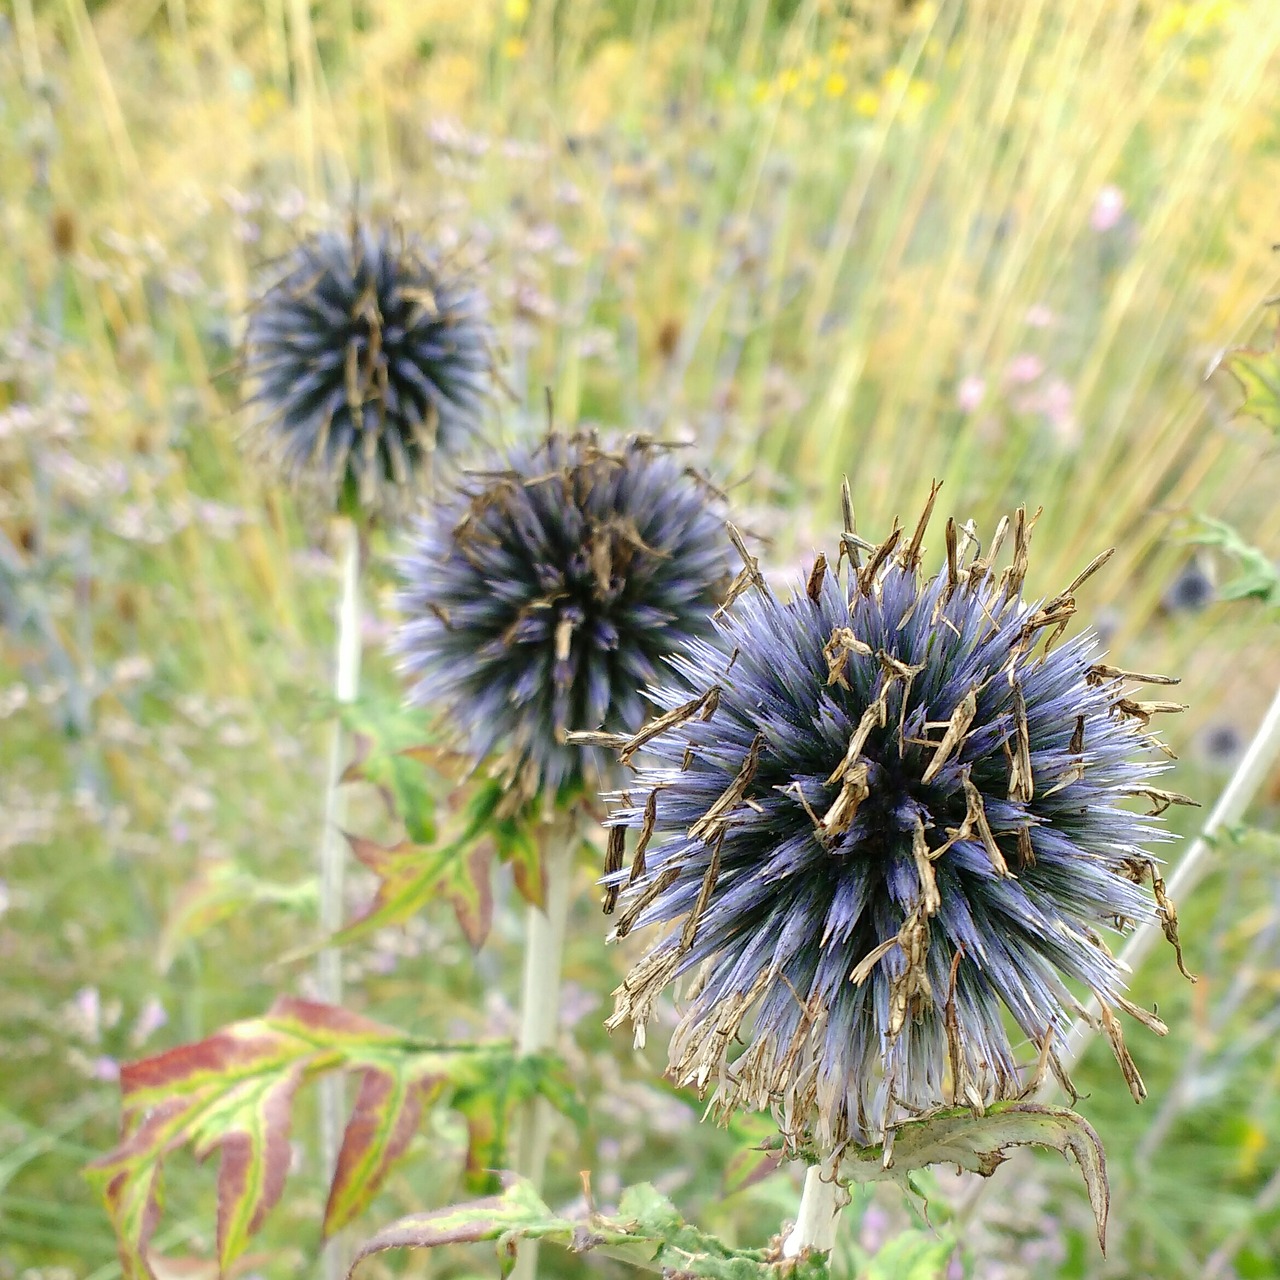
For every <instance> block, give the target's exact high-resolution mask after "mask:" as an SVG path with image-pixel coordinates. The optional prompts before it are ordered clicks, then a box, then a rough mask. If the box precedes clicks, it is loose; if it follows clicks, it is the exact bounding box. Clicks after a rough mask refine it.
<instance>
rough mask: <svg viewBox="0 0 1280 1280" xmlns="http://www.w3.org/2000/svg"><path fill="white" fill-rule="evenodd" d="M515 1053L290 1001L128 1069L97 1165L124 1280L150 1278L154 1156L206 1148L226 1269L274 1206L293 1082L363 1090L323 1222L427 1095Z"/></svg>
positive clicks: (468, 1082) (352, 1209)
mask: <svg viewBox="0 0 1280 1280" xmlns="http://www.w3.org/2000/svg"><path fill="white" fill-rule="evenodd" d="M491 1057H492V1058H494V1059H497V1060H498V1061H500V1062H506V1061H509V1060H510V1059H511V1057H512V1051H511V1049H510V1048H509V1047H506V1046H503V1047H502V1048H500V1049H497V1050H487V1049H485V1050H476V1049H474V1048H472V1047H470V1046H447V1045H446V1046H436V1045H427V1044H424V1043H423V1042H421V1041H415V1040H412V1039H410V1038H409V1037H406V1036H404V1035H403V1034H402V1033H401V1032H399V1031H397V1030H395V1029H394V1028H392V1027H386V1026H383V1025H382V1024H380V1023H377V1022H374V1021H372V1020H370V1019H368V1018H363V1017H361V1016H359V1015H358V1014H354V1013H350V1012H349V1011H347V1010H345V1009H340V1008H338V1007H336V1006H333V1005H325V1004H318V1003H315V1002H313V1001H308V1000H297V999H293V998H289V997H285V998H282V999H280V1000H277V1001H276V1003H275V1004H274V1005H272V1007H271V1009H270V1010H268V1012H267V1013H266V1014H265V1015H264V1016H263V1017H260V1018H251V1019H247V1020H246V1021H243V1022H237V1023H232V1024H231V1025H230V1026H227V1027H224V1028H222V1029H221V1030H220V1031H218V1032H215V1033H214V1034H213V1035H212V1036H209V1037H207V1038H206V1039H204V1040H201V1041H198V1042H197V1043H195V1044H188V1045H181V1046H179V1047H178V1048H175V1049H170V1050H168V1051H166V1052H164V1053H161V1054H157V1055H155V1056H153V1057H150V1058H144V1059H142V1060H140V1061H138V1062H133V1063H129V1064H127V1065H126V1066H125V1067H124V1068H122V1070H121V1076H120V1085H121V1091H122V1093H123V1095H124V1107H123V1115H122V1119H121V1141H120V1143H119V1145H118V1146H117V1147H116V1149H115V1150H114V1151H112V1152H110V1153H109V1154H108V1155H106V1156H104V1157H103V1158H102V1159H100V1160H98V1161H95V1162H94V1164H93V1165H91V1166H90V1168H89V1171H88V1172H89V1176H90V1178H91V1179H92V1180H93V1181H94V1182H95V1183H97V1184H98V1185H99V1187H100V1189H101V1192H102V1195H103V1198H104V1200H105V1202H106V1205H107V1210H108V1213H109V1214H110V1216H111V1220H112V1223H113V1225H114V1227H115V1229H116V1234H117V1238H118V1240H119V1242H120V1259H121V1266H122V1268H123V1270H124V1273H125V1275H126V1277H128V1280H142V1278H145V1277H150V1276H152V1274H153V1273H152V1270H151V1268H150V1265H149V1263H148V1261H147V1249H148V1245H149V1242H150V1239H151V1235H152V1233H153V1231H154V1228H155V1224H156V1219H157V1217H158V1215H159V1206H160V1179H161V1173H162V1169H163V1164H164V1161H165V1159H166V1158H167V1157H168V1156H169V1154H170V1153H171V1152H173V1151H174V1150H176V1149H177V1148H178V1147H181V1146H190V1147H191V1148H192V1150H193V1151H194V1153H195V1155H196V1156H197V1157H198V1158H201V1159H204V1158H207V1157H208V1156H210V1155H212V1154H213V1153H214V1152H217V1153H218V1155H219V1169H218V1260H219V1265H220V1266H221V1267H222V1268H223V1269H224V1270H225V1269H226V1267H227V1266H228V1265H229V1264H230V1263H231V1262H232V1260H233V1259H234V1258H235V1257H236V1256H237V1255H238V1254H239V1253H240V1252H242V1250H243V1249H244V1247H245V1244H246V1243H247V1241H248V1239H249V1237H250V1236H251V1235H252V1234H253V1233H254V1232H255V1231H257V1230H258V1228H259V1227H260V1226H261V1225H262V1221H263V1219H264V1217H265V1216H266V1214H267V1213H268V1212H269V1211H270V1209H271V1207H272V1206H273V1205H274V1204H275V1203H276V1202H277V1201H278V1200H279V1198H280V1195H281V1192H282V1190H283V1186H284V1179H285V1175H286V1173H287V1171H288V1166H289V1159H290V1152H289V1141H288V1138H289V1121H290V1115H291V1110H292V1104H293V1100H294V1096H295V1094H296V1092H297V1090H298V1088H299V1086H300V1085H301V1084H303V1083H304V1082H305V1081H306V1080H308V1079H310V1078H312V1077H314V1076H316V1075H319V1074H321V1073H323V1072H325V1071H332V1070H340V1069H345V1070H355V1071H359V1072H360V1073H361V1086H360V1092H359V1097H358V1099H357V1103H356V1109H355V1113H354V1114H353V1116H352V1119H351V1122H350V1123H349V1124H348V1126H347V1131H346V1133H345V1135H344V1138H343V1145H342V1150H341V1152H340V1154H339V1161H338V1169H337V1172H336V1174H335V1179H334V1184H333V1186H332V1188H331V1190H330V1196H329V1205H328V1207H327V1209H326V1214H325V1228H326V1230H330V1231H331V1230H334V1229H336V1228H337V1227H339V1226H341V1225H343V1224H344V1223H346V1222H348V1221H349V1220H350V1219H351V1217H352V1216H354V1214H356V1213H358V1212H359V1211H360V1209H361V1208H362V1207H363V1206H364V1205H365V1204H367V1203H368V1201H369V1199H370V1198H371V1197H372V1196H373V1195H374V1194H375V1193H376V1192H377V1191H378V1189H379V1188H380V1187H381V1185H382V1183H383V1181H384V1180H385V1178H386V1176H387V1173H388V1171H389V1170H390V1168H391V1166H392V1164H393V1163H394V1162H395V1160H396V1159H397V1158H398V1157H399V1156H400V1155H402V1154H403V1152H404V1150H405V1148H406V1147H407V1145H408V1142H409V1140H410V1138H411V1137H412V1134H413V1130H414V1128H415V1126H416V1125H417V1122H418V1119H419V1117H420V1115H421V1110H422V1107H423V1105H424V1103H425V1102H426V1101H427V1100H428V1099H432V1098H435V1097H437V1096H439V1094H440V1093H441V1092H443V1091H444V1090H445V1089H447V1088H473V1087H474V1086H475V1084H476V1082H477V1081H478V1080H483V1079H484V1078H485V1073H486V1071H489V1070H492V1069H494V1068H493V1067H492V1065H491V1064H490V1063H489V1061H488V1060H489V1058H491Z"/></svg>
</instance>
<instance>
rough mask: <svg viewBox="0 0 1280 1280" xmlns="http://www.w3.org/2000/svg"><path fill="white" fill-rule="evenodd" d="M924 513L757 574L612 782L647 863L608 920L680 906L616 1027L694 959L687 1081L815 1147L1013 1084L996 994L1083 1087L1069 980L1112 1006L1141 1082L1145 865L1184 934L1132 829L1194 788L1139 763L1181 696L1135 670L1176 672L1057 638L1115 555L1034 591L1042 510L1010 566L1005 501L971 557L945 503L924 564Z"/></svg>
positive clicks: (1051, 1061) (624, 927) (1122, 1053)
mask: <svg viewBox="0 0 1280 1280" xmlns="http://www.w3.org/2000/svg"><path fill="white" fill-rule="evenodd" d="M935 492H936V491H935ZM932 505H933V498H932V497H931V498H930V503H929V507H930V509H931V508H932ZM928 515H929V512H928V511H926V513H925V516H924V517H923V518H922V519H921V521H920V523H919V525H918V527H917V529H916V531H915V535H914V537H912V538H911V539H910V541H909V542H908V541H907V540H906V539H905V538H904V537H903V536H902V533H903V531H902V530H900V529H898V528H897V526H896V524H895V528H894V531H893V533H892V534H891V536H890V537H889V538H888V539H887V540H886V541H885V542H884V543H883V544H881V545H880V546H878V547H870V546H869V544H866V543H861V542H859V540H858V539H857V538H856V537H854V536H852V535H846V537H845V539H844V541H843V542H842V548H843V550H842V556H841V560H843V554H844V550H848V549H851V548H857V547H858V546H861V547H862V548H863V550H864V551H866V552H867V554H868V555H869V556H870V558H869V560H868V561H867V562H866V563H865V564H860V563H859V561H858V559H857V556H858V552H857V550H853V555H852V559H851V567H850V568H849V571H848V579H847V582H845V583H842V582H841V580H840V579H839V577H838V572H837V573H833V572H830V571H829V570H828V569H827V565H826V561H825V559H823V558H822V557H819V559H818V561H817V563H816V564H815V565H814V568H813V571H812V573H811V574H810V575H809V578H808V581H807V583H806V584H805V585H804V586H803V588H802V589H800V590H798V591H797V592H796V594H795V596H794V598H793V599H791V600H788V601H786V602H782V601H779V600H778V599H776V598H774V597H773V596H772V595H770V594H768V593H767V591H766V590H763V589H761V590H758V591H756V592H753V593H752V594H751V595H749V596H746V597H744V598H743V599H741V600H740V601H739V602H737V603H736V604H735V605H734V606H733V607H732V608H731V609H730V610H729V611H728V612H727V615H726V616H725V617H724V619H723V620H722V621H719V622H718V623H717V625H716V632H715V634H714V635H713V636H711V637H710V638H708V639H705V640H698V641H695V642H694V643H692V644H688V645H686V646H685V647H684V649H683V650H682V651H681V653H680V654H679V655H678V656H676V657H675V658H673V660H672V666H673V667H674V668H675V670H676V672H677V679H676V680H674V681H670V682H668V683H666V684H664V685H662V686H660V687H659V688H658V689H657V690H655V691H654V694H653V696H654V699H655V701H656V703H657V705H658V707H659V709H660V710H661V711H662V712H663V713H665V714H664V723H663V726H662V728H661V731H660V732H657V733H656V734H648V737H647V741H646V749H647V750H648V751H650V752H651V753H652V757H653V759H654V761H655V762H654V763H651V764H650V765H649V766H648V767H645V768H641V769H640V770H639V772H638V774H637V775H636V776H635V778H634V779H631V780H629V781H628V783H627V786H626V790H625V791H619V792H616V793H615V794H614V795H613V796H611V797H610V799H611V800H612V801H613V802H614V803H615V804H616V806H617V807H616V809H615V811H614V812H613V814H612V815H611V818H610V825H611V826H613V827H615V828H621V829H626V828H630V829H633V830H637V831H639V833H640V834H639V844H638V847H637V848H636V851H635V862H634V864H633V866H632V869H631V871H630V873H629V874H628V873H627V872H623V871H618V872H616V873H614V874H613V875H611V876H610V877H608V878H607V882H608V883H610V884H611V885H613V886H615V887H623V886H625V887H623V896H622V899H621V904H620V905H621V913H620V915H619V917H618V921H617V924H616V926H615V930H614V933H615V936H617V937H623V936H625V935H626V934H628V933H629V932H631V930H632V929H634V928H644V927H646V926H655V925H667V926H670V927H669V928H668V929H667V930H666V932H665V934H664V936H663V937H662V938H661V939H660V940H658V941H657V942H656V943H654V945H653V946H652V947H651V949H650V950H649V951H648V953H647V954H646V955H645V956H644V957H643V958H642V959H641V960H640V961H639V962H638V963H637V964H636V966H635V967H634V968H633V970H632V971H631V973H630V974H629V975H628V976H627V978H626V980H625V981H624V983H623V985H622V986H621V987H620V988H619V989H618V991H617V993H616V998H617V1008H616V1012H615V1014H614V1017H613V1018H612V1019H611V1021H610V1026H618V1025H621V1024H622V1023H624V1022H626V1021H631V1022H632V1023H633V1024H634V1025H635V1028H636V1034H637V1038H638V1039H640V1040H642V1039H643V1035H644V1025H645V1023H646V1022H647V1021H648V1020H649V1018H650V1017H651V1016H652V1015H653V1012H654V1006H655V1002H656V1001H657V999H658V996H659V995H660V993H661V992H662V991H663V990H664V989H665V988H666V987H667V985H668V984H669V983H671V982H672V981H674V980H675V979H677V978H678V977H679V976H680V975H682V974H688V975H691V977H692V988H691V989H687V990H686V991H685V993H684V996H683V1000H682V1004H681V1019H680V1023H679V1026H678V1027H677V1029H676V1032H675V1034H674V1037H673V1039H672V1043H671V1049H670V1059H671V1070H672V1074H673V1076H674V1077H675V1079H676V1080H677V1082H679V1083H681V1084H693V1085H696V1086H697V1087H698V1088H699V1089H700V1090H705V1089H706V1088H708V1087H710V1086H715V1088H716V1090H717V1103H718V1106H719V1108H720V1110H721V1112H722V1113H727V1112H728V1111H730V1110H731V1109H733V1108H734V1107H737V1106H745V1107H752V1108H763V1107H766V1106H772V1107H774V1108H775V1109H776V1111H777V1113H778V1115H779V1118H780V1120H781V1122H782V1125H783V1131H784V1133H786V1134H787V1135H788V1136H789V1137H791V1138H796V1139H799V1138H800V1137H801V1136H804V1135H808V1136H810V1137H812V1139H813V1140H815V1141H816V1142H817V1143H818V1145H819V1146H820V1147H824V1148H826V1149H831V1148H832V1147H834V1146H836V1145H838V1144H840V1143H842V1142H844V1141H846V1140H852V1141H853V1142H856V1143H859V1144H868V1143H871V1142H876V1141H880V1140H882V1136H883V1133H884V1130H885V1126H886V1125H888V1124H891V1123H893V1122H894V1121H895V1120H896V1119H900V1118H903V1117H905V1116H907V1115H912V1114H917V1113H919V1112H920V1111H923V1110H927V1109H929V1108H933V1107H936V1106H940V1105H954V1104H961V1105H963V1104H966V1103H967V1104H970V1105H974V1106H981V1105H983V1104H985V1103H988V1102H990V1101H992V1100H995V1099H1006V1098H1016V1097H1018V1096H1020V1095H1021V1094H1022V1093H1023V1091H1024V1090H1025V1089H1026V1088H1027V1087H1028V1080H1027V1078H1026V1073H1025V1072H1024V1066H1025V1065H1028V1064H1024V1063H1021V1062H1020V1061H1019V1060H1018V1058H1017V1057H1016V1055H1015V1051H1014V1045H1013V1040H1012V1039H1011V1035H1010V1027H1009V1024H1008V1021H1007V1019H1006V1012H1007V1015H1008V1016H1009V1017H1010V1018H1011V1020H1012V1023H1013V1024H1016V1026H1017V1028H1018V1035H1016V1036H1015V1037H1013V1039H1017V1040H1021V1039H1023V1038H1024V1037H1025V1039H1026V1040H1027V1041H1029V1042H1030V1046H1031V1050H1032V1053H1033V1055H1036V1056H1037V1057H1038V1059H1039V1066H1040V1069H1050V1070H1054V1071H1055V1072H1056V1073H1058V1074H1059V1075H1060V1078H1064V1079H1065V1073H1064V1072H1063V1071H1062V1068H1061V1066H1060V1064H1059V1063H1058V1060H1057V1052H1056V1046H1057V1045H1059V1044H1061V1037H1062V1036H1063V1035H1064V1033H1065V1032H1066V1030H1067V1028H1068V1025H1069V1023H1070V1018H1071V1014H1072V1013H1073V1012H1077V1011H1078V1010H1079V1004H1078V1002H1077V1000H1076V998H1075V996H1073V995H1072V993H1071V990H1070V988H1069V985H1068V984H1069V983H1078V984H1080V985H1081V986H1082V987H1083V988H1084V989H1085V990H1086V991H1090V992H1093V993H1094V994H1095V995H1097V997H1098V998H1099V1000H1100V1002H1101V1004H1102V1007H1103V1012H1102V1015H1101V1021H1102V1024H1103V1028H1104V1030H1105V1031H1106V1033H1107V1035H1108V1037H1109V1039H1110V1040H1111V1044H1112V1047H1113V1049H1114V1051H1115V1053H1116V1056H1117V1058H1118V1059H1119V1060H1120V1062H1121V1065H1122V1067H1123V1069H1124V1072H1125V1075H1126V1078H1127V1079H1128V1081H1129V1083H1130V1087H1131V1089H1132V1090H1133V1092H1134V1094H1135V1097H1137V1096H1140V1095H1141V1094H1142V1092H1143V1086H1142V1082H1141V1078H1140V1077H1139V1075H1138V1072H1137V1069H1136V1067H1135V1066H1134V1064H1133V1062H1132V1059H1131V1058H1130V1057H1129V1054H1128V1052H1127V1050H1126V1049H1125V1046H1124V1041H1123V1038H1122V1035H1121V1031H1120V1027H1119V1023H1118V1021H1117V1019H1116V1018H1115V1016H1114V1014H1113V1013H1112V1009H1113V1008H1114V1007H1119V1008H1122V1009H1124V1010H1126V1011H1127V1012H1129V1013H1130V1014H1132V1015H1134V1016H1135V1017H1138V1018H1139V1019H1140V1020H1141V1021H1143V1022H1144V1023H1145V1024H1146V1025H1147V1026H1149V1027H1152V1028H1153V1029H1155V1030H1157V1031H1163V1027H1162V1026H1161V1024H1160V1023H1159V1021H1158V1020H1157V1019H1155V1018H1154V1017H1153V1016H1152V1015H1150V1014H1147V1013H1145V1012H1144V1011H1142V1010H1140V1009H1138V1008H1137V1007H1136V1006H1134V1005H1133V1004H1131V1003H1130V1002H1129V1001H1128V1000H1127V999H1126V998H1125V996H1124V994H1123V992H1124V985H1125V977H1124V973H1123V971H1122V970H1121V968H1120V966H1119V965H1118V964H1117V963H1116V961H1115V960H1114V959H1113V958H1112V955H1111V952H1110V951H1109V950H1108V949H1107V947H1106V946H1105V944H1104V943H1103V942H1102V940H1101V938H1100V936H1099V934H1098V933H1097V932H1096V930H1097V929H1098V928H1099V927H1105V928H1121V929H1123V928H1126V927H1128V926H1130V925H1131V924H1132V922H1134V921H1135V920H1137V919H1140V918H1143V917H1148V916H1150V915H1151V914H1152V912H1153V910H1155V909H1156V905H1155V904H1153V901H1152V894H1151V892H1150V891H1147V890H1145V889H1144V884H1146V883H1148V882H1149V883H1150V884H1151V886H1152V889H1154V892H1155V899H1156V903H1157V904H1159V908H1160V909H1161V910H1162V911H1163V912H1164V915H1163V921H1164V923H1165V924H1166V931H1167V932H1168V933H1169V936H1170V939H1171V941H1176V936H1177V935H1176V916H1175V915H1174V914H1173V912H1172V908H1171V906H1169V904H1168V903H1167V899H1165V898H1164V895H1163V884H1162V883H1161V882H1160V881H1159V879H1158V877H1157V875H1156V871H1155V864H1154V862H1153V860H1152V858H1151V856H1150V854H1148V853H1147V852H1146V851H1145V849H1144V848H1143V845H1144V844H1145V843H1146V842H1149V841H1151V840H1154V839H1159V838H1162V837H1163V833H1162V832H1161V830H1160V829H1159V828H1158V827H1157V826H1155V825H1153V824H1152V823H1151V822H1149V821H1146V820H1144V819H1142V818H1141V817H1138V816H1137V815H1135V814H1134V813H1132V812H1129V811H1127V810H1125V809H1123V808H1121V807H1120V805H1121V802H1122V801H1123V800H1124V799H1125V798H1126V797H1132V796H1142V797H1146V798H1147V799H1148V800H1150V801H1152V802H1153V805H1154V812H1155V813H1159V812H1162V811H1163V810H1164V809H1165V808H1167V807H1168V805H1169V804H1172V803H1182V802H1185V797H1182V796H1178V795H1176V794H1175V793H1172V792H1166V791H1161V790H1159V789H1157V788H1156V787H1154V786H1153V783H1152V779H1153V778H1154V776H1155V775H1156V774H1158V773H1159V772H1160V771H1161V770H1162V769H1164V768H1165V767H1166V766H1165V764H1164V763H1163V762H1161V761H1159V760H1144V759H1142V758H1140V757H1141V756H1142V754H1143V753H1144V751H1145V750H1146V749H1147V748H1149V747H1151V746H1154V745H1157V744H1156V743H1155V739H1154V738H1152V737H1150V736H1149V735H1148V733H1147V726H1148V722H1149V720H1150V717H1151V715H1152V714H1154V713H1155V712H1157V711H1162V710H1177V709H1180V708H1178V707H1177V706H1176V704H1171V703H1162V702H1147V701H1139V700H1136V699H1135V698H1134V697H1133V696H1131V695H1130V694H1129V693H1128V692H1127V688H1126V681H1127V680H1129V679H1134V680H1151V681H1155V682H1157V683H1173V682H1172V681H1168V680H1166V679H1165V678H1162V677H1145V676H1144V677H1138V676H1132V675H1130V674H1129V673H1125V672H1121V671H1119V670H1118V669H1116V668H1113V667H1110V666H1107V665H1104V664H1101V663H1099V662H1098V661H1097V659H1096V657H1095V656H1094V649H1095V641H1094V639H1093V638H1092V637H1091V636H1090V635H1089V634H1087V633H1086V634H1085V635H1083V636H1080V637H1078V638H1076V639H1073V640H1069V641H1067V642H1065V643H1062V644H1060V645H1056V647H1055V641H1057V640H1058V639H1059V637H1060V636H1061V634H1062V631H1063V629H1064V628H1065V626H1066V625H1067V622H1068V620H1069V619H1070V617H1071V616H1072V614H1073V613H1074V612H1075V609H1076V603H1075V592H1076V591H1077V590H1078V589H1079V587H1080V586H1081V584H1082V583H1083V582H1084V581H1085V579H1086V578H1087V577H1089V576H1090V574H1091V573H1092V572H1094V571H1095V570H1096V569H1097V568H1098V567H1099V565H1100V564H1101V563H1102V562H1103V561H1104V560H1105V559H1106V557H1105V556H1100V557H1098V558H1097V559H1096V560H1095V561H1094V562H1093V563H1092V564H1091V565H1090V566H1089V567H1088V568H1087V569H1086V570H1085V571H1084V572H1083V573H1081V574H1080V575H1079V577H1078V578H1077V579H1076V581H1075V582H1073V583H1072V584H1071V585H1070V587H1068V588H1067V590H1066V591H1065V592H1063V593H1062V594H1061V595H1059V596H1056V597H1054V598H1053V599H1050V600H1047V601H1041V602H1039V603H1035V604H1032V603H1028V602H1025V601H1024V600H1023V598H1022V585H1023V578H1024V576H1025V573H1026V568H1027V544H1028V540H1029V536H1030V532H1031V526H1032V524H1034V518H1032V519H1031V520H1027V518H1026V515H1025V511H1023V510H1019V512H1018V513H1017V517H1016V521H1015V523H1014V525H1013V529H1014V550H1013V557H1012V563H1011V564H1010V566H1009V567H1008V568H1006V569H1005V570H1004V571H1003V572H1002V573H999V572H997V571H995V570H994V569H993V568H992V565H993V562H994V560H995V557H996V554H997V552H998V550H999V545H1000V543H1001V542H1002V541H1003V539H1004V534H1005V532H1006V531H1007V529H1008V528H1009V522H1008V521H1002V523H1001V528H1000V531H999V532H998V534H997V537H996V540H995V543H994V544H993V546H992V547H991V548H990V549H989V551H988V554H987V555H986V556H985V557H980V556H979V555H978V554H977V553H976V552H975V555H974V557H973V558H972V559H969V560H968V561H967V562H966V557H967V552H966V548H965V546H964V545H962V544H967V543H968V542H969V541H970V537H969V536H966V535H965V534H961V533H958V532H957V528H956V525H955V522H954V521H949V522H948V524H947V531H946V535H947V536H946V545H947V554H946V559H945V564H944V566H943V568H942V569H941V571H939V572H938V573H937V574H936V575H935V576H933V577H930V578H925V579H922V578H921V575H920V571H919V564H920V547H921V539H922V537H923V534H924V530H925V525H926V522H927V520H928ZM838 565H839V562H838ZM748 568H749V569H750V568H751V566H750V565H749V566H748ZM757 585H758V586H760V585H762V580H759V579H757ZM1042 642H1043V644H1042ZM708 709H711V710H712V711H713V714H710V715H708V714H707V711H708ZM695 712H697V714H694V713H695ZM655 723H656V722H655ZM642 736H644V735H642ZM651 839H652V845H651V844H650V842H651ZM695 974H696V976H692V975H695ZM737 1046H741V1049H740V1051H739V1049H738V1048H737ZM1066 1083H1067V1084H1068V1087H1069V1082H1066Z"/></svg>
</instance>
